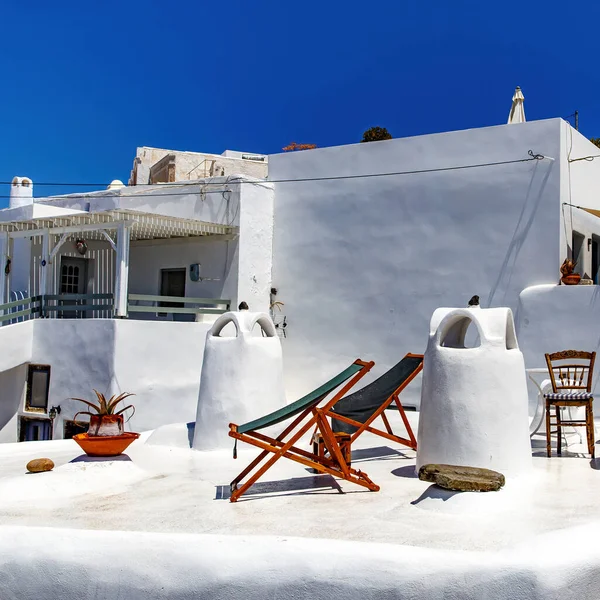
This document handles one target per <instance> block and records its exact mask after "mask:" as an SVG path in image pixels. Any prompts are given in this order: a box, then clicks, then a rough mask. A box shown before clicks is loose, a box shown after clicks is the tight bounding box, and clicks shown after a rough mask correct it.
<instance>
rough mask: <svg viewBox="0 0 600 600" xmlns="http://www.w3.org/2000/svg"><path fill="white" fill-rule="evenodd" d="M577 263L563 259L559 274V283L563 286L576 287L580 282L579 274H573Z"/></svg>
mask: <svg viewBox="0 0 600 600" xmlns="http://www.w3.org/2000/svg"><path fill="white" fill-rule="evenodd" d="M576 266H577V263H576V262H575V261H574V260H571V259H570V258H565V261H564V262H563V264H562V265H561V267H560V272H561V275H562V277H561V281H562V283H564V284H565V285H577V284H578V283H579V281H580V280H581V275H580V274H579V273H574V272H573V271H574V270H575V267H576Z"/></svg>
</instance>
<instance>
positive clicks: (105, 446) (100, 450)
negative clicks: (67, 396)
mask: <svg viewBox="0 0 600 600" xmlns="http://www.w3.org/2000/svg"><path fill="white" fill-rule="evenodd" d="M94 393H95V394H96V396H97V397H98V404H94V403H93V402H90V401H89V400H84V399H83V398H71V400H77V401H78V402H83V403H84V404H86V405H87V406H89V407H90V408H91V409H93V410H94V411H95V412H91V411H89V410H81V411H79V412H78V413H77V414H76V415H75V417H73V419H74V420H75V419H77V417H78V415H89V417H90V425H89V428H88V431H87V433H80V434H78V435H76V436H74V437H73V439H74V440H75V441H76V442H77V443H78V444H79V445H80V446H81V448H83V450H84V451H85V453H86V454H88V455H89V456H116V455H118V454H121V453H122V452H123V451H124V450H125V448H127V446H129V444H131V442H133V441H134V440H136V439H137V438H138V437H139V434H138V433H130V432H125V431H124V430H123V413H124V412H125V411H126V410H129V409H130V408H131V409H133V413H132V415H131V416H133V414H134V413H135V407H134V406H133V404H129V405H127V406H125V407H123V408H119V409H118V410H117V407H118V405H119V404H120V403H121V402H122V401H123V400H125V398H128V397H129V396H133V395H134V394H129V393H123V394H119V395H118V396H117V395H114V396H111V398H110V399H108V400H107V399H106V397H105V396H104V394H101V393H100V392H97V391H96V390H94ZM130 418H131V417H130Z"/></svg>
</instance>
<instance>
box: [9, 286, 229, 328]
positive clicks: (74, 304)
mask: <svg viewBox="0 0 600 600" xmlns="http://www.w3.org/2000/svg"><path fill="white" fill-rule="evenodd" d="M230 305H231V301H230V300H225V299H222V298H187V297H180V296H150V295H145V294H129V302H128V312H130V313H154V314H165V315H168V314H188V315H195V316H198V315H202V314H207V315H220V314H222V313H224V312H227V311H228V310H229V307H230ZM40 317H41V318H58V319H82V318H105V319H111V318H113V317H114V297H113V295H112V294H46V295H44V296H32V297H30V298H23V299H21V300H15V301H13V302H8V303H6V304H0V326H2V325H10V324H12V323H19V322H21V321H26V320H29V319H35V318H40Z"/></svg>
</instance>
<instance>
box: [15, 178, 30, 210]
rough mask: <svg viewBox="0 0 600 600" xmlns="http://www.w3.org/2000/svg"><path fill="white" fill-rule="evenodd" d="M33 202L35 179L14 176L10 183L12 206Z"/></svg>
mask: <svg viewBox="0 0 600 600" xmlns="http://www.w3.org/2000/svg"><path fill="white" fill-rule="evenodd" d="M29 204H33V181H31V179H29V177H14V178H13V180H12V183H11V184H10V203H9V207H10V208H18V207H20V206H28V205H29Z"/></svg>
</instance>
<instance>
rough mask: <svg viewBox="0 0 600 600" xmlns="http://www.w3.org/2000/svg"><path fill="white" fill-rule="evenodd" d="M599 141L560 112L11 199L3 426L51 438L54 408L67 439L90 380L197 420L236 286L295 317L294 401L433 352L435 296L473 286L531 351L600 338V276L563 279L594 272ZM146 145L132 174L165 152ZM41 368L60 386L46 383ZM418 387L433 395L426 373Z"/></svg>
mask: <svg viewBox="0 0 600 600" xmlns="http://www.w3.org/2000/svg"><path fill="white" fill-rule="evenodd" d="M141 150H142V151H144V150H149V149H141ZM530 151H531V152H530ZM159 152H164V153H166V154H168V153H169V151H166V150H165V151H159ZM142 153H143V152H142ZM598 154H600V151H598V149H597V148H596V146H594V145H593V144H591V143H590V142H589V141H588V140H586V139H585V138H584V137H583V136H581V135H580V134H579V133H578V132H576V131H575V130H573V129H572V128H571V127H570V126H569V125H568V124H567V123H566V122H565V121H563V120H561V119H550V120H546V121H536V122H528V123H522V124H518V125H503V126H498V127H490V128H483V129H475V130H466V131H457V132H450V133H443V134H436V135H427V136H420V137H415V138H405V139H394V140H388V141H382V142H373V143H366V144H355V145H349V146H341V147H333V148H323V149H317V150H310V151H303V152H293V153H286V154H280V155H274V156H269V157H268V163H269V165H270V166H269V179H268V182H265V181H260V180H257V179H255V178H252V177H248V176H244V175H239V174H238V175H235V173H226V175H225V176H224V177H217V178H211V179H204V180H201V181H195V182H189V181H182V182H180V183H176V184H169V185H165V183H163V184H156V185H153V186H150V185H145V186H143V185H139V183H140V181H136V180H135V178H134V181H133V183H138V185H136V186H129V187H121V188H119V187H117V188H114V187H113V189H110V190H106V191H103V192H95V193H92V194H81V195H71V196H62V197H55V198H46V199H43V200H36V202H35V203H33V204H27V203H26V204H25V205H24V206H22V205H21V206H15V207H13V208H9V209H6V210H4V211H0V232H2V233H1V234H0V245H1V246H0V253H1V255H2V256H3V260H2V264H3V265H6V259H7V258H8V257H10V259H11V263H10V275H8V276H5V277H4V279H3V280H2V281H3V283H2V286H3V288H2V287H0V300H3V301H4V302H5V303H6V302H9V301H11V300H13V298H14V297H15V294H17V293H18V292H20V296H19V297H26V298H29V299H32V300H30V301H29V302H27V303H25V302H24V301H23V302H19V300H14V301H13V302H12V306H11V305H9V306H6V305H4V311H5V314H4V316H1V317H0V318H2V319H4V325H5V326H4V327H2V328H0V340H1V341H2V344H3V347H4V348H10V351H9V352H5V353H3V355H2V357H1V358H0V390H1V391H0V439H1V440H2V441H10V440H15V439H19V437H20V438H21V439H24V438H26V437H31V436H35V435H38V436H46V435H49V434H48V431H47V430H48V427H49V421H48V415H49V413H48V411H49V410H50V409H51V408H52V406H60V407H61V412H60V414H58V416H57V417H56V419H55V421H54V423H53V428H54V435H55V437H62V436H63V434H64V433H65V431H66V432H67V433H69V432H70V431H71V429H68V430H65V424H67V426H68V427H71V425H72V424H71V423H68V422H69V421H72V420H73V416H74V414H75V412H76V410H78V409H79V406H78V405H77V404H76V403H73V402H71V401H69V400H68V398H69V397H71V396H80V397H81V396H82V397H88V396H89V395H90V394H91V390H92V388H95V389H98V390H99V391H102V392H105V393H116V392H120V391H129V392H134V393H136V394H137V397H136V398H135V404H136V407H137V412H136V415H135V416H134V418H133V420H132V422H131V427H132V428H133V429H134V430H138V431H140V430H144V429H149V428H153V427H156V426H158V425H160V424H164V423H168V422H183V421H186V422H189V421H193V420H194V416H195V410H196V401H197V397H198V387H199V377H200V370H201V360H202V351H203V345H204V337H205V333H206V330H207V328H208V326H209V324H208V322H209V321H210V318H211V316H212V315H214V314H215V313H218V312H220V311H222V310H224V308H225V307H226V306H227V305H231V306H235V305H236V304H237V303H238V302H239V301H241V300H245V301H247V302H248V303H249V304H250V307H251V309H252V310H257V311H260V310H268V309H269V307H272V308H273V314H274V318H275V321H276V323H277V324H279V325H280V331H281V332H284V331H285V337H283V338H282V344H283V350H284V368H285V378H286V393H287V396H288V400H289V401H291V400H294V399H296V398H297V397H299V396H300V395H301V394H303V393H305V392H307V391H310V390H311V389H313V388H315V387H316V386H318V385H319V384H320V383H322V382H323V381H324V380H325V379H327V378H328V377H329V376H330V375H331V374H332V373H334V372H337V371H339V370H340V369H341V368H344V367H345V366H347V364H348V363H349V362H351V361H352V360H354V359H355V358H357V357H360V358H363V359H365V360H371V359H372V360H375V361H376V368H375V369H374V370H373V372H372V376H373V377H375V376H378V375H379V374H381V373H382V372H384V371H385V370H386V369H387V368H389V367H390V366H392V365H393V364H395V363H396V362H397V360H398V359H399V357H401V356H403V355H404V354H405V353H406V352H409V351H410V352H422V351H424V349H425V345H426V343H427V333H428V324H429V320H430V317H431V314H432V313H433V311H434V310H435V309H436V308H438V307H439V306H444V305H446V306H462V305H466V303H467V301H468V300H469V298H470V297H471V296H472V295H473V294H478V295H479V296H480V298H481V304H482V306H485V307H488V306H509V307H511V308H512V309H513V311H514V312H515V317H516V327H517V335H518V338H519V343H520V345H521V348H522V350H523V352H524V355H525V360H526V363H527V366H528V367H539V366H542V364H543V363H542V361H543V353H544V352H547V351H555V350H560V349H565V348H570V347H573V348H579V349H596V348H597V346H598V345H599V342H598V340H599V339H600V333H599V332H598V331H596V328H595V323H596V322H597V321H598V313H599V312H600V305H599V304H598V287H597V286H596V285H591V286H583V285H580V286H558V285H557V283H558V281H559V277H560V273H559V267H560V265H561V263H562V261H563V260H564V258H566V257H567V256H571V255H575V256H576V257H577V258H578V261H579V265H580V267H579V268H580V270H581V271H582V272H585V274H587V275H588V276H589V277H590V278H592V279H593V280H594V281H595V283H598V282H599V279H598V278H599V275H600V274H599V273H598V271H599V265H600V255H599V245H598V241H600V220H599V219H598V218H597V216H595V215H593V214H591V213H589V212H587V211H585V210H583V209H581V208H576V206H580V207H585V208H587V209H591V210H600V195H599V194H598V188H599V182H600V163H599V162H598V160H590V159H588V160H580V159H583V158H584V157H591V156H597V155H598ZM148 157H149V158H148V163H147V164H146V163H143V162H142V160H141V158H143V157H141V156H140V154H139V153H138V158H140V162H139V163H138V164H137V175H136V176H135V177H136V178H137V177H139V176H140V173H141V171H142V167H143V168H147V167H148V166H151V165H153V164H155V163H156V162H157V161H160V160H161V159H162V158H163V157H162V156H158V155H155V156H154V155H153V156H150V154H149V155H148ZM225 158H228V157H225ZM136 160H137V159H136ZM231 160H237V161H238V164H241V163H243V162H244V161H246V162H248V163H249V164H250V163H251V164H256V163H253V162H252V161H248V160H247V159H245V158H239V157H238V158H232V159H231ZM167 162H168V161H167ZM190 164H191V163H190ZM261 166H262V167H265V166H266V163H261ZM185 168H187V166H186V167H185ZM183 170H185V169H183ZM134 171H135V167H134ZM238 173H239V171H238ZM147 176H149V175H148V173H146V175H144V178H146V177H147ZM174 177H176V178H181V176H180V175H178V174H177V171H176V172H175V175H174ZM165 182H166V183H169V179H168V177H167V179H165ZM26 183H27V182H26ZM31 185H32V184H31V183H27V187H25V188H23V187H22V186H20V184H19V183H18V182H17V185H15V191H17V190H18V192H19V194H20V195H21V194H26V195H27V194H30V192H31V189H32V188H31ZM22 203H23V200H22V199H21V200H19V204H22ZM13 204H14V203H13ZM78 239H79V240H83V241H85V243H86V245H87V252H86V253H85V254H84V255H82V254H79V253H78V250H77V248H76V247H75V243H76V241H77V240H78ZM82 261H83V262H82ZM44 262H45V264H46V266H45V267H43V266H42V264H43V263H44ZM194 265H198V266H194ZM272 288H273V291H275V293H272ZM64 294H75V295H79V296H85V298H83V299H82V298H81V297H77V296H75V298H74V300H73V301H71V300H68V299H66V298H64V297H60V298H58V297H57V296H61V295H64ZM92 295H93V297H92ZM39 296H44V301H43V305H42V301H41V300H40V299H39ZM179 296H185V297H187V298H189V300H188V302H187V303H186V304H185V305H184V306H181V303H179V304H178V305H177V306H172V304H173V303H174V302H176V300H173V297H179ZM165 297H168V298H170V299H168V300H167V299H165ZM274 301H277V302H279V303H282V304H277V305H276V306H273V302H274ZM71 302H74V303H75V304H73V303H71ZM159 302H160V303H162V304H163V306H161V307H157V306H155V305H156V304H157V303H159ZM78 303H82V304H83V306H80V305H77V304H78ZM164 303H167V304H171V306H164ZM153 306H154V307H153ZM32 307H33V308H32ZM161 308H162V309H163V310H160V309H161ZM31 310H33V311H36V312H33V314H27V311H31ZM140 310H141V311H143V312H139V311H140ZM9 311H15V312H14V313H13V312H9ZM42 311H43V312H42ZM19 313H22V314H21V315H20V316H19ZM42 314H43V315H44V316H46V317H49V318H44V319H41V318H32V317H40V316H42ZM56 316H62V317H63V318H62V319H56V318H54V317H56ZM113 316H115V317H119V318H112V317H113ZM69 317H77V318H76V319H75V318H69ZM81 317H86V318H81ZM19 319H24V321H23V322H16V321H18V320H19ZM190 321H194V322H190ZM284 322H285V325H286V327H285V329H284V328H283V325H284ZM30 365H42V366H40V367H35V366H33V367H30ZM43 365H50V367H51V374H50V377H49V388H48V394H45V393H41V392H39V391H35V390H34V389H33V388H34V387H35V384H34V382H33V380H34V378H36V377H37V378H38V379H39V381H41V382H42V384H43V385H42V391H44V390H45V389H46V388H44V387H43V386H44V385H46V384H45V382H46V375H44V374H43V373H45V372H47V369H46V367H43ZM44 369H46V371H44ZM39 372H42V375H35V374H36V373H39ZM28 380H29V381H30V383H31V385H30V386H29V391H28V388H27V381H28ZM532 393H533V391H532ZM39 394H41V396H40V398H38V400H35V399H34V400H33V404H39V405H41V406H40V407H35V406H32V398H34V397H37V396H36V395H39ZM405 394H406V396H405V398H404V400H405V402H407V403H408V404H413V405H415V406H416V405H418V398H419V388H418V386H411V387H410V388H409V389H407V391H406V392H405ZM35 408H38V411H39V412H38V413H37V414H36V412H35V411H33V410H32V409H35ZM32 418H34V419H38V422H36V423H33V425H32V424H31V421H27V419H32ZM39 420H42V421H44V423H45V424H41V422H40V421H39ZM32 428H33V429H32ZM36 428H37V429H36ZM36 432H37V433H36Z"/></svg>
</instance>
